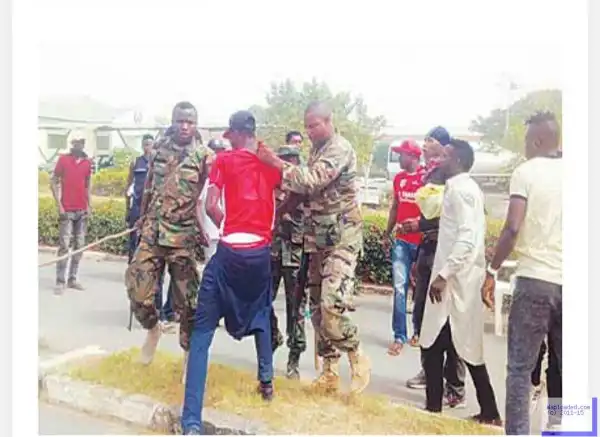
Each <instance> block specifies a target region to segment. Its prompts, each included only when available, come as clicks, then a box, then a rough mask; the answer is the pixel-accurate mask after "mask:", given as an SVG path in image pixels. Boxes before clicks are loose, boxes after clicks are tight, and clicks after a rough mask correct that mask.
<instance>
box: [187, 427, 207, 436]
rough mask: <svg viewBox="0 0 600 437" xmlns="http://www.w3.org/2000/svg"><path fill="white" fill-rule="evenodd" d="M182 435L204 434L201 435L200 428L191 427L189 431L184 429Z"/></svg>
mask: <svg viewBox="0 0 600 437" xmlns="http://www.w3.org/2000/svg"><path fill="white" fill-rule="evenodd" d="M183 435H204V434H203V433H202V430H201V429H200V428H198V427H197V426H193V427H191V428H189V429H186V430H185V431H184V432H183Z"/></svg>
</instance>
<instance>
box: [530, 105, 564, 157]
mask: <svg viewBox="0 0 600 437" xmlns="http://www.w3.org/2000/svg"><path fill="white" fill-rule="evenodd" d="M525 124H526V125H527V133H526V135H525V155H526V156H527V158H528V159H530V158H534V157H536V156H551V155H556V154H557V152H558V149H559V147H560V126H559V123H558V120H557V119H556V116H555V115H554V114H553V113H552V112H538V113H536V114H534V115H533V116H531V117H530V118H529V119H528V120H527V121H526V122H525Z"/></svg>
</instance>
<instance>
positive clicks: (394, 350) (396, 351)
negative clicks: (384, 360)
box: [387, 341, 404, 357]
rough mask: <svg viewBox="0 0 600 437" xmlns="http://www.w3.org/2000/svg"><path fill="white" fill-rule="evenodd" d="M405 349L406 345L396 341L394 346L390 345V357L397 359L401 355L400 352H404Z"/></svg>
mask: <svg viewBox="0 0 600 437" xmlns="http://www.w3.org/2000/svg"><path fill="white" fill-rule="evenodd" d="M403 347H404V345H403V344H402V343H398V342H397V341H395V342H393V343H392V344H390V346H389V347H388V351H387V353H388V355H391V356H393V357H397V356H398V355H400V352H402V348H403Z"/></svg>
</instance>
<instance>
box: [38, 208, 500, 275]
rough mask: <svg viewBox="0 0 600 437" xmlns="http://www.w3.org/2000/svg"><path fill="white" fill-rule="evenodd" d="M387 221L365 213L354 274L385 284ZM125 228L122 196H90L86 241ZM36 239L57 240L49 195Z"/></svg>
mask: <svg viewBox="0 0 600 437" xmlns="http://www.w3.org/2000/svg"><path fill="white" fill-rule="evenodd" d="M386 224H387V213H382V212H372V213H367V214H365V217H364V245H363V254H362V256H361V258H360V259H359V262H358V266H357V268H356V273H357V277H358V278H359V279H360V280H362V281H364V282H370V283H374V284H385V285H390V284H391V283H392V276H391V273H392V266H391V262H390V254H389V253H387V252H386V251H384V250H383V247H382V245H381V242H382V241H383V238H384V230H385V227H386ZM501 227H502V221H501V220H488V235H487V239H486V245H487V247H488V249H491V248H493V247H494V245H495V244H496V241H497V240H498V236H499V235H500V230H501ZM125 228H126V223H125V203H124V202H123V201H122V200H121V199H103V200H100V199H93V201H92V216H91V217H90V220H89V223H88V237H87V241H88V243H91V242H93V241H95V240H98V239H100V238H102V237H105V236H107V235H111V234H116V233H118V232H121V231H123V230H124V229H125ZM38 242H39V244H43V245H50V246H56V245H57V244H58V211H57V208H56V204H55V202H54V200H53V199H52V198H51V197H40V200H39V209H38ZM94 250H101V251H106V252H109V253H113V254H117V255H124V254H126V252H127V237H126V236H125V237H121V238H119V239H116V240H112V241H108V242H106V243H103V244H102V245H100V246H99V247H98V248H96V249H94Z"/></svg>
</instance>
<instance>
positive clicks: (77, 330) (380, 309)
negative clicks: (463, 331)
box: [39, 253, 506, 416]
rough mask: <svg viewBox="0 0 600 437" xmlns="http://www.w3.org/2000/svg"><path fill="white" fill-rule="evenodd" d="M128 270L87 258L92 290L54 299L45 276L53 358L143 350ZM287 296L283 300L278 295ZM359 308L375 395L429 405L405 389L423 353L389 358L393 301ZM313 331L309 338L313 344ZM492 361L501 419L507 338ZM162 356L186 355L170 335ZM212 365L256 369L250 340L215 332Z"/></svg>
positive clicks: (491, 346)
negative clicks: (126, 281)
mask: <svg viewBox="0 0 600 437" xmlns="http://www.w3.org/2000/svg"><path fill="white" fill-rule="evenodd" d="M51 258H52V255H51V254H45V253H40V257H39V259H40V262H42V261H46V260H50V259H51ZM124 271H125V263H123V262H114V261H98V260H96V259H94V258H91V257H88V258H84V259H83V262H82V264H81V278H80V279H81V282H82V283H83V284H84V285H85V286H87V290H86V291H85V292H67V293H65V294H64V295H63V296H61V297H55V296H54V295H53V293H52V286H53V284H54V272H55V269H54V268H53V267H52V266H51V267H44V268H41V269H40V270H39V303H40V306H39V308H40V317H39V335H40V337H41V338H43V339H44V342H45V343H46V344H47V345H48V347H49V348H51V349H52V350H54V351H57V352H66V351H68V350H72V349H75V348H81V347H85V346H88V345H98V346H101V347H103V348H105V349H107V350H111V351H112V350H118V349H122V348H129V347H132V346H138V347H139V346H140V345H141V344H142V341H143V339H144V331H143V330H142V329H141V328H140V327H139V326H136V327H135V328H134V330H133V331H132V332H129V331H127V329H126V326H127V322H128V306H127V301H126V296H125V290H124V286H123V275H124ZM279 296H282V293H280V294H279ZM357 303H358V305H359V308H358V310H357V312H356V313H355V318H356V320H357V321H358V323H359V326H360V328H361V333H362V339H363V346H364V349H365V351H366V352H367V353H368V354H369V355H370V356H371V358H372V361H373V366H374V368H373V379H372V384H371V386H370V390H372V391H375V392H379V393H384V394H387V395H389V396H391V397H393V398H394V399H397V400H401V401H404V402H409V403H414V404H417V405H419V406H421V405H423V403H424V392H422V391H414V390H410V389H408V388H406V387H405V382H406V380H407V379H409V378H410V377H412V376H413V375H415V373H416V372H417V371H418V370H419V353H418V350H417V349H412V348H407V349H406V350H405V351H404V352H403V354H402V355H401V356H400V357H389V356H388V355H387V354H386V348H387V344H388V341H389V340H390V335H391V333H390V318H391V298H389V297H381V296H364V297H361V298H359V300H358V301H357ZM275 306H276V309H277V312H278V314H280V315H281V318H280V324H283V321H284V320H285V316H284V315H283V312H284V302H283V300H282V299H278V300H277V302H276V305H275ZM312 332H313V331H312V328H309V329H308V337H309V338H312V336H313V333H312ZM485 342H486V360H487V364H488V368H489V372H490V374H491V378H492V384H493V386H494V388H495V390H496V396H497V400H498V404H499V408H500V410H501V412H503V411H504V399H505V394H504V390H505V387H504V381H505V368H506V342H505V339H504V338H503V337H495V336H493V335H491V334H486V340H485ZM159 347H160V348H161V349H163V350H166V351H170V352H175V353H180V350H179V347H178V344H177V338H176V336H165V337H163V339H162V340H161V344H160V346H159ZM286 355H287V353H286V350H285V348H283V349H282V350H280V351H278V352H277V354H276V356H275V364H276V369H277V370H278V371H280V372H284V371H285V365H286ZM211 356H212V359H213V360H215V361H217V362H221V363H226V364H230V365H234V366H238V367H240V368H246V369H249V370H254V369H255V365H256V364H255V363H256V358H255V356H256V355H255V351H254V342H253V341H252V340H250V339H246V340H244V341H242V342H236V341H235V340H233V339H231V338H229V337H228V336H227V335H226V333H225V332H224V331H222V330H219V331H218V332H217V335H216V336H215V341H214V343H213V349H212V352H211ZM312 356H313V345H312V342H311V341H310V342H309V349H308V351H307V353H306V354H305V355H304V356H303V358H302V362H301V372H302V375H303V377H304V378H313V377H314V376H315V371H314V369H313V359H312ZM342 372H343V373H342V375H343V376H344V377H346V378H347V375H348V371H347V364H346V363H345V362H343V363H342ZM467 384H468V387H467V396H468V405H467V409H466V410H462V411H461V412H456V414H457V415H459V416H464V415H467V414H474V413H477V412H478V408H477V401H476V398H475V392H474V388H473V386H472V383H471V382H470V379H469V378H468V383H467Z"/></svg>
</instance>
